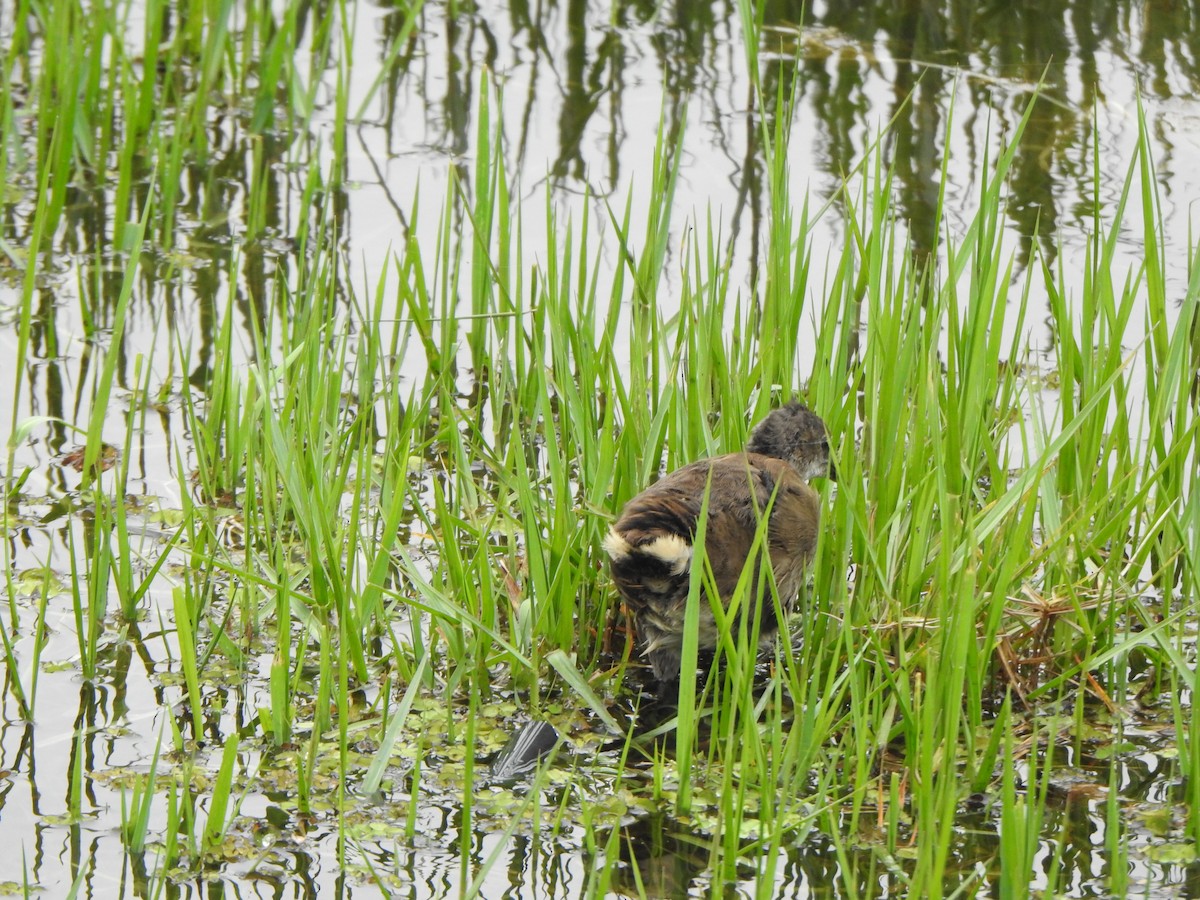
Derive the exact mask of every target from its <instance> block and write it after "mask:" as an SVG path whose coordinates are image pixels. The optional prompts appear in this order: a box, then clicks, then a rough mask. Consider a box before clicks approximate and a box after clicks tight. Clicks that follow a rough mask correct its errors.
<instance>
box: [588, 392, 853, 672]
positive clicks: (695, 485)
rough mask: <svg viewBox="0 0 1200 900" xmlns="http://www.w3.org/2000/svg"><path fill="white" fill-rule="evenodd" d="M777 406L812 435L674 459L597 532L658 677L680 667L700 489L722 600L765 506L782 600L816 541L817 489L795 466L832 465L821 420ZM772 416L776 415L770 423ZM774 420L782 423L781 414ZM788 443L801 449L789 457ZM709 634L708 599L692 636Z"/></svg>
mask: <svg viewBox="0 0 1200 900" xmlns="http://www.w3.org/2000/svg"><path fill="white" fill-rule="evenodd" d="M797 410H799V412H797ZM785 411H786V412H788V413H790V414H792V415H793V416H798V415H800V414H801V413H802V414H803V416H804V417H806V418H805V419H804V420H803V424H804V425H805V426H806V427H809V428H817V429H819V432H814V433H815V434H817V437H816V439H814V440H807V439H802V438H809V437H811V435H810V434H808V433H805V434H802V435H800V436H798V437H797V436H795V435H793V436H792V437H791V440H790V443H789V444H788V452H789V458H788V459H786V460H785V459H783V458H780V457H778V456H774V455H765V454H763V453H755V452H746V453H731V454H728V455H726V456H718V457H715V458H713V459H706V460H700V461H698V462H694V463H692V464H690V465H687V466H684V467H683V468H681V469H677V470H676V471H674V472H671V473H670V474H668V475H666V476H665V477H663V478H662V479H660V480H659V481H657V482H656V483H654V484H653V485H651V486H650V487H648V488H647V489H646V490H645V491H643V492H642V493H641V494H639V495H638V496H636V497H634V498H633V499H632V500H631V501H629V503H628V504H627V505H626V506H625V508H624V510H622V512H621V516H620V518H619V519H618V520H617V522H616V524H615V525H614V526H613V528H612V530H611V531H610V532H609V535H608V537H607V539H606V540H605V543H604V546H605V550H606V551H607V552H608V555H609V557H610V568H611V571H612V577H613V581H614V583H615V584H616V587H617V590H618V591H620V593H621V596H622V597H623V598H624V600H625V603H626V606H627V607H628V609H629V611H630V613H631V614H632V615H633V618H634V620H635V622H636V626H637V630H638V634H639V638H640V640H641V642H642V652H643V653H644V654H645V656H646V657H647V658H648V659H649V661H650V663H651V665H652V666H653V668H654V674H655V676H656V677H657V678H659V679H668V678H673V677H675V676H676V675H677V674H678V672H679V657H680V653H681V651H682V647H683V627H684V614H685V607H686V605H687V595H688V586H689V580H690V577H691V563H692V552H693V548H692V543H693V541H694V540H695V535H696V529H697V525H698V522H699V518H700V511H701V508H702V504H703V503H704V497H705V491H706V489H707V491H708V497H709V499H708V521H707V525H706V537H705V547H706V549H707V553H708V559H709V563H710V565H711V567H712V571H713V576H714V582H715V585H716V588H717V592H718V594H719V595H720V599H721V603H722V605H723V606H724V607H725V608H728V606H729V600H730V598H731V596H732V595H733V593H734V590H735V588H736V585H737V583H738V580H739V578H740V577H741V575H742V571H743V569H744V567H745V566H746V562H747V559H748V558H749V556H750V551H751V549H752V547H753V544H754V539H755V536H756V532H757V530H758V527H759V522H760V520H761V517H762V516H763V515H764V514H767V515H769V519H768V523H767V532H766V545H767V551H768V553H769V555H770V560H771V569H772V572H773V573H774V578H775V584H776V586H777V588H778V596H779V600H780V603H781V605H782V606H783V607H784V609H787V608H789V607H790V606H791V605H792V604H793V603H794V602H795V599H796V596H797V594H798V593H799V590H800V586H801V584H802V582H803V579H804V572H805V568H806V567H807V565H808V563H809V562H810V561H811V560H812V556H813V553H814V551H815V549H816V544H817V534H818V529H819V526H820V517H821V506H820V496H819V495H818V494H817V492H816V491H815V490H813V489H812V488H811V487H809V486H808V484H806V483H805V481H804V478H802V477H801V474H800V473H801V471H806V472H810V473H811V472H816V471H818V470H820V471H822V472H823V474H832V467H831V466H830V464H829V448H828V444H827V442H826V441H825V438H824V424H823V423H822V422H821V420H820V419H819V418H818V417H817V416H815V415H814V414H812V413H810V412H808V411H807V410H805V409H804V408H803V407H800V406H799V404H793V405H792V406H791V407H787V408H785V410H781V411H777V412H776V413H773V414H772V415H773V416H779V415H780V414H781V413H784V412H785ZM810 420H811V421H810ZM764 421H765V422H771V418H770V417H768V419H767V420H764ZM813 422H815V423H816V424H815V426H814V425H813V424H812V423H813ZM779 424H780V422H779V421H778V420H776V421H775V422H773V423H772V425H774V426H778V425H779ZM783 424H785V425H786V424H789V422H788V420H787V419H786V418H785V419H784V422H783ZM760 443H762V442H761V441H760ZM808 445H814V446H811V447H810V446H808ZM751 447H752V448H753V447H754V442H753V440H752V442H751ZM778 452H784V451H778ZM797 453H800V454H802V455H803V458H801V459H799V460H798V459H797V458H796V454H797ZM822 460H823V463H822ZM759 571H760V566H759V565H758V563H757V562H755V563H754V564H753V566H752V569H751V577H752V579H753V580H752V581H751V590H750V593H749V595H748V596H749V597H759V596H762V597H763V598H764V600H763V602H762V604H761V606H762V612H761V620H760V621H761V626H760V633H761V634H762V635H763V636H769V635H770V634H773V633H774V631H775V630H776V629H777V627H778V622H776V620H775V614H774V603H773V602H772V601H771V599H770V595H769V594H767V593H766V586H762V593H761V594H760V588H759V585H758V584H757V580H758V577H759ZM718 638H719V635H718V633H717V625H716V621H715V618H714V616H713V614H712V609H711V606H710V604H709V603H708V602H702V603H701V605H700V630H699V634H698V645H699V646H700V647H701V648H711V647H714V646H715V645H716V643H717V640H718Z"/></svg>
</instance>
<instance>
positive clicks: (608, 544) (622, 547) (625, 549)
mask: <svg viewBox="0 0 1200 900" xmlns="http://www.w3.org/2000/svg"><path fill="white" fill-rule="evenodd" d="M632 549H633V547H632V545H631V544H630V543H629V541H627V540H625V538H623V537H622V536H621V535H619V534H617V532H616V531H614V530H612V529H609V532H608V534H607V535H605V537H604V552H605V553H607V554H608V558H609V559H611V560H612V561H613V562H620V561H621V560H623V559H624V558H625V557H627V556H628V555H629V551H630V550H632Z"/></svg>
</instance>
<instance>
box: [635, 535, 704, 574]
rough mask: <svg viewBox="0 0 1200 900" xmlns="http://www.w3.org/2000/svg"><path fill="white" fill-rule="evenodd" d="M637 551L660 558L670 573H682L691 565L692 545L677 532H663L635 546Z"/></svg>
mask: <svg viewBox="0 0 1200 900" xmlns="http://www.w3.org/2000/svg"><path fill="white" fill-rule="evenodd" d="M637 550H638V553H644V554H646V555H647V556H653V557H655V558H656V559H659V560H662V562H663V564H664V565H666V566H667V567H668V568H669V569H670V570H671V574H672V575H682V574H683V573H684V572H686V571H687V570H688V568H689V567H690V566H691V565H692V545H691V544H689V543H688V542H687V540H686V539H685V538H682V537H680V536H679V535H677V534H664V535H660V536H659V537H656V538H655V539H654V540H652V541H651V542H650V543H648V544H642V545H641V546H640V547H638V548H637Z"/></svg>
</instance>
